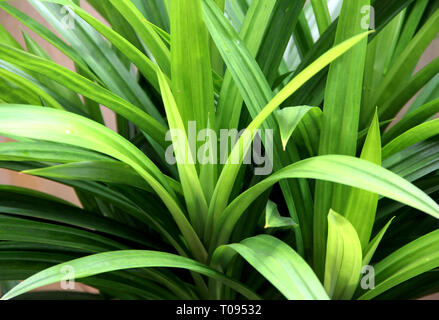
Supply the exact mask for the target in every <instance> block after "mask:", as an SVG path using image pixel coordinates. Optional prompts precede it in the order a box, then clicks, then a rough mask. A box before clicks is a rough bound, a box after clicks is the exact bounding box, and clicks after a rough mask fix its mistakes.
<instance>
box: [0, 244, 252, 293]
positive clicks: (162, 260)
mask: <svg viewBox="0 0 439 320" xmlns="http://www.w3.org/2000/svg"><path fill="white" fill-rule="evenodd" d="M64 266H70V267H72V268H74V270H75V276H74V277H75V279H80V278H84V277H89V276H93V275H96V274H101V273H104V272H109V271H115V270H122V269H132V268H150V267H162V268H181V269H188V270H191V271H194V272H197V273H200V274H203V275H205V276H208V277H212V278H214V279H217V280H219V281H221V282H223V283H224V284H226V285H228V286H230V287H231V288H233V289H235V290H236V291H238V292H239V293H241V294H242V295H244V296H245V297H247V298H249V299H258V296H257V295H256V294H254V293H253V292H251V291H250V290H248V289H247V288H245V287H244V286H243V285H241V284H240V283H238V282H235V281H234V280H231V279H229V278H227V277H225V276H224V275H222V274H220V273H219V272H216V271H214V270H212V269H210V268H208V267H206V266H205V265H203V264H201V263H199V262H196V261H194V260H191V259H188V258H184V257H180V256H177V255H174V254H170V253H166V252H156V251H147V250H142V251H141V250H123V251H113V252H104V253H100V254H95V255H91V256H88V257H84V258H79V259H75V260H72V261H69V262H66V263H63V264H59V265H56V266H54V267H51V268H48V269H46V270H44V271H41V272H39V273H37V274H35V275H33V276H32V277H30V278H28V279H27V280H25V281H23V282H21V283H20V284H19V285H18V286H16V287H15V288H13V289H12V290H11V291H9V292H8V293H7V294H6V295H4V296H3V297H2V298H1V299H2V300H8V299H11V298H13V297H16V296H18V295H20V294H23V293H25V292H28V291H30V290H32V289H36V288H38V287H41V286H44V285H48V284H51V283H55V282H58V281H60V280H62V279H64V278H65V274H64V273H61V272H60V270H62V268H63V267H64Z"/></svg>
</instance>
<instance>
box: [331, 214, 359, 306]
mask: <svg viewBox="0 0 439 320" xmlns="http://www.w3.org/2000/svg"><path fill="white" fill-rule="evenodd" d="M361 262H362V254H361V243H360V239H359V238H358V235H357V232H356V231H355V228H354V227H353V226H352V224H351V223H350V222H349V221H348V220H347V219H346V218H344V217H343V216H341V215H339V214H338V213H336V212H335V211H332V210H330V211H329V214H328V241H327V248H326V265H325V282H324V284H325V289H326V292H327V293H328V295H329V296H330V297H331V298H332V299H336V300H348V299H351V298H352V296H353V294H354V292H355V289H356V288H357V285H358V281H359V279H360V272H361V267H362V263H361Z"/></svg>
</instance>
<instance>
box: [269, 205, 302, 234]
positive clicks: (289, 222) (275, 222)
mask: <svg viewBox="0 0 439 320" xmlns="http://www.w3.org/2000/svg"><path fill="white" fill-rule="evenodd" d="M296 225H297V223H295V222H294V221H293V219H291V218H289V217H282V216H281V215H280V213H279V211H278V210H277V205H276V204H275V203H274V202H273V201H270V200H268V202H267V207H266V208H265V226H264V228H265V229H269V228H291V227H295V226H296Z"/></svg>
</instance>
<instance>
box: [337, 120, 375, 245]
mask: <svg viewBox="0 0 439 320" xmlns="http://www.w3.org/2000/svg"><path fill="white" fill-rule="evenodd" d="M361 159H364V160H367V161H370V162H372V163H375V164H377V165H381V133H380V124H379V121H378V114H377V112H376V113H375V116H374V118H373V122H372V124H371V126H370V128H369V132H368V134H367V137H366V141H365V142H364V146H363V150H362V152H361ZM377 205H378V195H377V194H376V193H371V192H367V191H364V190H361V189H351V190H350V194H349V196H348V199H347V203H346V205H345V209H344V211H343V216H344V217H345V218H346V219H348V220H349V222H350V223H351V224H352V225H353V226H354V228H355V230H356V231H357V234H358V238H359V239H360V242H361V246H362V248H365V246H366V245H367V243H368V242H369V239H370V235H371V233H372V228H373V224H374V222H375V213H376V210H377Z"/></svg>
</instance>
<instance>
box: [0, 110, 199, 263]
mask: <svg viewBox="0 0 439 320" xmlns="http://www.w3.org/2000/svg"><path fill="white" fill-rule="evenodd" d="M17 117H18V118H19V119H20V121H18V122H17V121H16V119H17ZM48 128H50V130H48ZM0 132H1V133H6V134H9V133H10V134H16V135H19V136H24V137H29V138H30V137H32V138H37V139H41V140H47V141H53V142H60V143H67V144H70V145H75V146H77V147H83V148H86V149H92V150H95V151H99V152H102V153H105V154H107V155H110V156H112V157H114V158H116V159H118V160H120V161H122V162H125V163H127V164H128V165H130V166H131V167H132V168H133V169H134V170H136V171H137V173H138V174H139V175H141V176H142V177H143V178H144V179H145V181H146V182H147V183H148V184H149V185H150V186H151V187H152V189H153V190H154V191H155V192H156V193H157V195H158V196H159V197H160V198H161V199H162V200H163V202H164V203H165V205H166V206H167V207H168V209H169V211H170V212H171V214H172V215H173V217H174V219H175V221H176V222H177V224H178V225H179V227H180V228H181V231H182V233H183V234H184V236H185V238H186V240H187V241H188V242H189V243H190V246H191V247H192V249H193V254H194V255H196V256H197V257H198V258H199V259H201V260H202V259H205V250H204V247H203V245H202V244H201V242H200V240H199V238H198V237H197V235H196V234H195V231H194V230H193V228H192V226H191V225H190V223H189V221H188V220H187V219H186V216H185V214H184V212H183V211H182V210H181V207H180V204H179V203H178V199H176V195H175V193H174V192H173V190H172V189H171V188H170V187H169V184H168V182H167V180H166V179H165V177H164V175H163V174H162V173H161V172H160V170H159V169H158V168H157V167H156V165H155V164H154V163H153V162H152V161H151V160H150V159H149V158H148V157H146V156H145V154H144V153H143V152H142V151H140V150H139V149H137V148H136V147H135V146H134V145H132V144H131V143H129V142H128V141H127V140H125V139H123V138H122V137H121V136H119V135H118V134H117V133H115V132H114V131H112V130H110V129H108V128H106V127H104V126H102V125H100V124H98V123H96V122H93V121H91V120H89V119H86V118H83V117H80V116H77V115H75V114H68V113H66V112H63V111H59V110H54V109H48V108H40V107H35V106H19V105H2V106H0ZM195 248H196V249H195Z"/></svg>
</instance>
